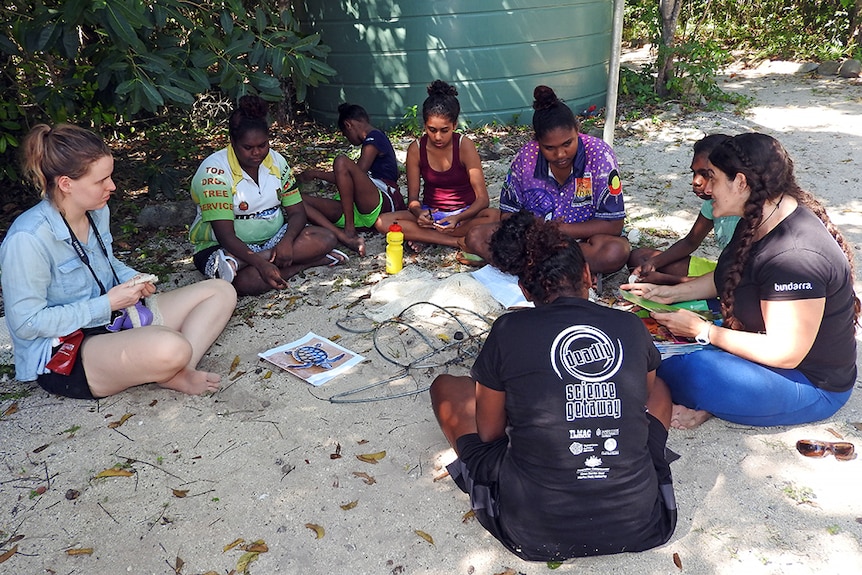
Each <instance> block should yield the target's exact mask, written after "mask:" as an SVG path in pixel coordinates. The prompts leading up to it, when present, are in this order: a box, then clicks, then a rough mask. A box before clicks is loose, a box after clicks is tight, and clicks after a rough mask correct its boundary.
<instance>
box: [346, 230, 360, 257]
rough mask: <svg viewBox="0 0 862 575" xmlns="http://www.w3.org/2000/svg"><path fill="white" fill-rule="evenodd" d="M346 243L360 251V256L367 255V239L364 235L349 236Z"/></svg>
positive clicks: (357, 251)
mask: <svg viewBox="0 0 862 575" xmlns="http://www.w3.org/2000/svg"><path fill="white" fill-rule="evenodd" d="M344 245H346V246H347V247H348V248H350V249H352V250H353V251H355V252H356V253H358V254H359V257H361V258H364V257H365V239H364V238H363V237H362V236H360V235H356V236H347V238H346V241H345V242H344Z"/></svg>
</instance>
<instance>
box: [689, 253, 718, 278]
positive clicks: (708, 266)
mask: <svg viewBox="0 0 862 575" xmlns="http://www.w3.org/2000/svg"><path fill="white" fill-rule="evenodd" d="M715 266H716V262H714V261H712V260H708V259H706V258H701V257H698V256H691V257H690V258H689V260H688V276H689V277H700V276H702V275H706V274H708V273H709V272H711V271H715Z"/></svg>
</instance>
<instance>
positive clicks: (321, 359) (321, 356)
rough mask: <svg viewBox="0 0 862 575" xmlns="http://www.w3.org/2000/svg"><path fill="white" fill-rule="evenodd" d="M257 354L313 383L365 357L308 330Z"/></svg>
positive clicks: (323, 381) (315, 383) (342, 371)
mask: <svg viewBox="0 0 862 575" xmlns="http://www.w3.org/2000/svg"><path fill="white" fill-rule="evenodd" d="M258 355H259V356H260V357H262V358H263V359H265V360H266V361H268V362H270V363H272V364H274V365H277V366H278V367H280V368H282V369H284V370H285V371H289V372H290V373H292V374H293V375H295V376H296V377H298V378H300V379H304V380H305V381H307V382H308V383H310V384H311V385H314V386H318V385H323V384H324V383H326V382H327V381H329V380H330V379H332V378H333V377H335V376H336V375H339V374H341V373H344V372H345V371H347V370H348V369H350V368H351V367H353V366H354V365H356V364H357V363H359V362H360V361H362V360H364V359H365V358H364V357H362V356H361V355H358V354H355V353H353V352H352V351H350V350H349V349H347V348H344V347H341V346H340V345H338V344H336V343H333V342H331V341H329V340H328V339H326V338H325V337H320V336H319V335H317V334H315V333H312V332H308V333H307V334H306V335H305V336H304V337H302V338H300V339H297V340H296V341H292V342H290V343H286V344H284V345H280V346H278V347H274V348H272V349H268V350H266V351H264V352H261V353H259V354H258Z"/></svg>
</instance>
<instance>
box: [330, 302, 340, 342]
mask: <svg viewBox="0 0 862 575" xmlns="http://www.w3.org/2000/svg"><path fill="white" fill-rule="evenodd" d="M339 305H341V304H338V305H336V306H334V307H331V308H329V309H335V308H336V307H338V306H339ZM339 339H341V336H340V335H338V334H335V335H333V336H331V337H330V338H329V341H338V340H339Z"/></svg>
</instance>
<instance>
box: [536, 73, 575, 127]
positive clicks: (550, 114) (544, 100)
mask: <svg viewBox="0 0 862 575" xmlns="http://www.w3.org/2000/svg"><path fill="white" fill-rule="evenodd" d="M557 128H572V129H574V130H575V131H576V132H579V131H580V129H581V126H580V123H579V122H578V119H577V118H576V117H575V114H574V113H573V112H572V110H571V108H569V107H568V106H567V105H566V103H565V102H563V101H562V100H560V99H559V98H557V94H556V93H555V92H554V91H553V90H552V89H551V88H549V87H547V86H536V88H535V89H534V90H533V132H534V133H535V138H536V139H537V140H541V139H542V138H544V137H545V134H547V133H548V132H551V131H553V130H556V129H557Z"/></svg>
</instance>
